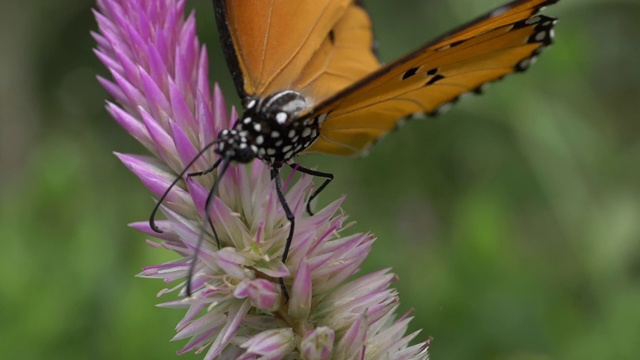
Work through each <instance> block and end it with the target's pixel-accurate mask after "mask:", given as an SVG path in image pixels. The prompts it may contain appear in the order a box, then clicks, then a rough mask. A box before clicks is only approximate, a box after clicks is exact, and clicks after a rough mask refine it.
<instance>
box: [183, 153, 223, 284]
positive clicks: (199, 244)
mask: <svg viewBox="0 0 640 360" xmlns="http://www.w3.org/2000/svg"><path fill="white" fill-rule="evenodd" d="M230 162H231V161H230V159H229V158H228V157H226V158H224V161H223V159H219V160H218V161H216V164H214V165H216V167H217V164H222V165H221V166H220V170H219V171H218V176H217V177H216V180H215V182H214V183H213V186H212V187H211V190H209V195H207V200H206V201H205V203H204V214H205V217H206V218H207V222H208V223H209V226H210V227H211V231H212V232H213V237H214V238H215V239H216V244H217V245H218V250H219V249H220V238H219V237H218V233H217V232H216V228H215V226H214V225H213V221H212V220H211V211H210V208H211V204H212V203H213V200H214V197H213V196H214V195H215V193H216V192H217V191H218V187H219V185H220V180H221V179H222V177H223V176H224V173H225V172H227V169H228V168H229V163H230ZM211 170H213V169H211ZM203 242H204V228H202V229H201V230H200V235H199V236H198V242H197V243H196V250H195V251H194V253H193V257H192V259H191V264H190V265H189V273H188V275H187V296H189V297H190V296H191V295H192V289H191V280H192V279H193V274H194V272H195V269H196V262H197V260H198V257H199V256H200V248H202V243H203Z"/></svg>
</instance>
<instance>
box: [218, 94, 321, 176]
mask: <svg viewBox="0 0 640 360" xmlns="http://www.w3.org/2000/svg"><path fill="white" fill-rule="evenodd" d="M308 108H309V103H308V102H307V100H306V99H305V98H304V97H303V96H302V95H301V94H299V93H297V92H295V91H289V90H287V91H281V92H278V93H275V94H273V95H269V96H267V97H265V98H264V99H255V98H252V99H249V100H248V101H246V104H245V112H244V114H242V116H241V117H240V118H238V120H237V121H236V122H235V124H234V125H233V127H232V128H231V129H226V130H223V131H221V132H220V134H219V135H218V147H217V148H216V152H217V153H218V154H219V155H220V156H222V157H226V158H229V159H230V160H232V161H237V162H240V163H247V162H250V161H251V160H253V159H254V158H256V157H257V158H259V159H260V160H262V161H264V162H266V163H267V164H271V165H277V166H279V165H281V164H283V163H289V162H291V160H292V159H293V157H295V156H296V155H297V154H298V153H300V152H301V151H303V150H305V149H306V148H308V147H309V146H311V145H312V144H313V143H314V142H315V141H316V139H317V138H318V135H319V128H320V125H321V123H322V120H324V116H316V117H309V118H306V119H304V120H301V119H298V115H299V114H301V113H302V112H303V111H304V110H306V109H308Z"/></svg>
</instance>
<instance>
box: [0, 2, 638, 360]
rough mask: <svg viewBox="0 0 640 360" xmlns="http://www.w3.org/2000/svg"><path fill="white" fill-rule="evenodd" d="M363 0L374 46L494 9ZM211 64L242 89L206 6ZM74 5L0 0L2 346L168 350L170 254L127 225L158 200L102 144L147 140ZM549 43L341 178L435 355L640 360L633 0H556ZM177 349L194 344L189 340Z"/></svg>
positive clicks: (391, 50)
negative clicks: (112, 101)
mask: <svg viewBox="0 0 640 360" xmlns="http://www.w3.org/2000/svg"><path fill="white" fill-rule="evenodd" d="M500 4H501V2H500V1H497V0H483V1H478V0H474V1H469V0H449V1H446V0H394V1H389V0H387V1H382V0H378V1H376V0H370V1H368V8H369V9H370V11H371V14H372V17H373V19H374V24H375V31H376V35H377V38H378V40H379V42H380V47H379V49H380V55H381V57H382V59H384V60H385V61H390V60H392V59H393V58H395V57H396V56H399V55H401V54H403V53H404V52H406V51H408V50H410V49H412V48H414V47H416V46H418V45H419V44H421V43H423V42H425V41H427V40H429V39H431V38H433V37H435V36H436V35H438V34H440V33H442V32H444V31H447V30H448V29H450V28H453V27H454V26H457V25H458V24H461V23H462V22H463V21H466V20H470V19H471V18H473V17H475V16H478V15H480V14H482V13H484V12H485V11H487V10H489V9H491V8H493V7H495V6H498V5H500ZM189 5H190V6H194V7H196V9H197V15H198V32H199V36H200V39H201V40H202V41H203V42H205V43H207V44H208V47H209V52H210V55H211V59H212V60H211V62H212V65H211V67H212V71H211V73H212V79H214V80H216V81H220V83H221V85H222V87H223V89H224V91H225V93H226V95H227V98H228V99H229V100H230V101H232V102H235V103H237V99H236V98H235V92H234V91H233V88H232V85H231V82H230V79H229V76H228V74H227V70H226V67H225V65H224V63H223V60H222V57H221V53H220V50H219V46H218V44H217V42H216V34H215V32H214V25H213V16H212V11H211V8H210V3H209V1H205V0H198V1H189ZM92 6H93V3H92V2H91V1H86V0H58V1H45V0H27V1H11V0H2V1H0V76H1V77H0V116H1V119H0V120H1V121H0V140H1V142H0V146H1V148H0V149H1V153H0V174H1V176H0V200H1V203H0V245H1V246H2V248H1V250H0V274H1V275H0V276H1V279H0V358H2V359H43V358H47V359H160V358H163V359H174V358H176V355H175V351H176V350H178V349H179V348H180V347H181V346H182V345H183V344H184V343H183V342H181V343H170V342H169V339H170V338H171V337H172V336H173V334H174V327H175V324H176V323H177V321H178V319H179V318H180V317H181V316H182V312H181V311H178V310H169V309H159V308H157V307H155V306H154V305H155V304H156V303H158V302H159V301H160V300H159V299H157V298H156V297H155V294H156V293H157V292H158V291H159V290H160V289H162V288H163V287H164V285H163V283H161V282H160V281H150V280H143V279H139V278H134V277H133V275H134V274H136V273H138V272H139V271H140V269H141V268H142V266H145V265H150V264H155V263H158V262H162V261H165V260H168V259H171V258H172V257H173V255H172V254H171V253H169V252H164V251H162V250H154V249H152V248H150V247H148V246H147V245H145V242H144V240H145V237H144V236H143V235H141V234H139V233H136V232H135V231H134V230H132V229H130V228H128V227H127V226H126V224H127V223H130V222H133V221H138V220H143V219H145V218H146V217H147V216H148V214H149V212H150V210H151V207H152V206H153V202H152V200H151V194H150V192H149V191H148V190H146V189H145V188H144V187H143V186H142V184H141V183H140V182H139V181H138V180H137V178H136V177H135V176H134V175H132V174H131V173H129V172H128V171H127V170H126V169H125V167H124V166H122V164H121V163H119V161H118V160H117V159H116V157H115V156H113V155H112V151H119V152H133V153H144V152H145V151H144V150H143V148H142V146H140V145H139V144H137V143H136V142H135V141H134V140H133V139H132V138H131V137H129V135H127V134H126V133H125V132H124V130H122V129H121V128H120V127H119V126H118V125H117V124H116V123H115V122H114V121H113V120H111V119H110V118H109V117H108V116H107V114H106V112H105V111H104V109H103V105H104V99H105V98H106V92H105V91H104V90H103V89H101V88H100V86H99V85H98V83H97V82H96V80H95V75H96V73H99V74H103V75H106V74H107V72H106V70H105V69H104V68H103V66H102V65H101V64H100V63H99V62H98V61H97V60H96V58H95V57H94V55H93V53H92V51H91V48H92V47H93V46H94V43H93V40H92V38H91V37H90V35H89V31H90V30H95V29H96V25H95V23H94V20H93V17H92V14H91V11H90V10H91V7H92ZM545 13H546V14H549V15H554V16H558V17H560V18H561V20H560V22H559V24H558V27H557V31H556V43H555V45H554V46H553V47H552V48H551V49H550V50H548V51H547V52H546V53H545V54H544V55H543V56H541V57H540V59H539V61H538V63H537V64H536V65H535V66H534V67H533V68H532V69H531V70H529V71H528V72H527V73H526V74H525V75H524V76H522V75H517V76H513V77H510V78H508V79H507V80H506V81H503V82H501V83H499V84H495V85H493V86H492V87H491V89H490V90H489V91H487V93H486V94H484V95H482V96H479V97H474V98H471V99H469V100H467V101H464V102H462V103H461V104H458V105H457V106H456V107H455V108H454V109H452V110H451V111H450V112H449V113H447V114H446V115H444V116H441V117H439V118H435V119H431V118H429V119H426V120H415V121H412V122H411V123H410V124H409V125H407V126H406V127H405V128H404V129H403V130H402V131H400V132H398V133H395V134H394V135H393V136H389V137H387V138H386V139H385V141H383V142H382V143H380V144H379V145H378V146H377V147H376V148H375V149H374V151H373V152H372V154H371V155H370V156H368V157H366V158H362V159H343V158H330V157H319V156H309V157H306V158H304V159H302V162H303V163H304V164H307V165H313V166H318V168H319V169H321V170H323V171H330V172H333V173H335V174H336V180H335V182H334V183H332V184H331V186H330V187H329V189H328V190H327V191H326V192H325V193H324V194H323V196H322V199H321V202H325V203H326V202H328V201H329V200H331V199H335V198H336V197H337V196H338V195H339V194H343V193H346V194H348V198H347V201H346V203H345V205H344V209H345V211H346V212H347V213H348V214H349V215H350V219H351V220H355V221H357V226H356V229H357V230H361V231H367V230H368V231H372V232H374V233H375V234H376V235H377V236H378V237H379V240H378V242H376V244H375V246H374V249H373V253H372V255H371V257H370V258H369V259H368V261H367V262H366V264H365V269H364V270H365V271H367V272H368V271H373V270H375V269H380V268H385V267H393V269H394V271H395V272H396V273H397V274H398V275H399V277H400V280H399V281H398V282H396V283H395V286H396V287H397V288H398V289H399V291H400V297H401V310H402V311H406V310H408V309H410V308H413V309H414V312H413V314H414V316H415V320H414V321H413V322H412V324H411V328H412V329H423V333H422V335H420V338H422V339H424V338H426V336H427V335H431V336H433V337H434V340H433V343H432V347H431V353H432V358H433V359H435V360H443V359H637V358H640V167H639V166H638V165H639V164H640V136H639V134H640V121H639V120H640V116H639V112H640V106H638V102H640V86H639V84H640V70H639V69H640V62H639V60H638V58H640V41H638V34H640V1H638V0H627V1H613V0H589V1H587V0H574V1H571V0H564V1H562V2H561V3H560V4H558V5H555V6H552V7H550V8H548V9H547V10H546V11H545ZM183 358H184V359H192V358H200V356H194V355H192V354H188V355H185V356H183Z"/></svg>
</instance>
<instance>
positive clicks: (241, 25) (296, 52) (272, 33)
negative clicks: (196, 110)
mask: <svg viewBox="0 0 640 360" xmlns="http://www.w3.org/2000/svg"><path fill="white" fill-rule="evenodd" d="M214 7H215V13H216V20H217V21H216V22H217V24H218V29H219V32H220V35H221V40H222V43H223V48H224V50H225V57H226V59H227V63H228V64H229V67H230V69H231V72H232V76H233V78H234V81H235V85H236V88H237V90H238V93H239V94H240V96H241V98H242V99H244V100H246V99H248V98H250V97H260V98H264V97H265V96H267V95H270V94H273V93H276V92H279V91H283V90H294V91H297V92H300V93H302V94H303V95H304V96H305V97H307V98H308V101H309V102H310V103H311V104H314V103H317V102H320V101H322V100H325V99H326V98H328V97H329V96H330V95H333V94H335V93H336V92H337V91H339V90H342V89H343V88H344V87H346V86H347V85H351V84H352V83H353V82H355V80H357V79H360V78H362V77H364V76H365V75H367V74H368V73H371V72H372V71H374V70H376V69H377V68H378V67H379V63H378V61H377V59H376V57H375V55H374V54H373V51H372V44H373V38H372V35H371V23H370V20H369V16H368V15H367V14H366V12H365V11H364V10H363V9H362V8H361V7H360V6H359V5H358V4H357V3H356V2H355V1H354V0H214Z"/></svg>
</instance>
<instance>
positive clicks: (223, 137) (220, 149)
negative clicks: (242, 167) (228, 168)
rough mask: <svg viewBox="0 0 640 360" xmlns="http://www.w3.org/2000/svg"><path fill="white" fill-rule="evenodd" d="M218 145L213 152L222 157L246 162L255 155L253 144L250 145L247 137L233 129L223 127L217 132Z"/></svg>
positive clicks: (255, 150) (255, 149)
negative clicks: (223, 128)
mask: <svg viewBox="0 0 640 360" xmlns="http://www.w3.org/2000/svg"><path fill="white" fill-rule="evenodd" d="M217 142H218V146H217V147H216V149H215V152H216V153H217V154H218V155H220V156H221V157H223V158H226V159H229V160H231V161H235V162H239V163H242V164H246V163H248V162H251V160H253V159H254V158H255V157H256V155H257V148H256V146H255V145H253V146H252V145H250V143H249V139H248V138H247V137H246V136H243V134H241V133H240V132H239V131H237V130H235V129H225V130H222V131H221V132H220V134H218V139H217Z"/></svg>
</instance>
